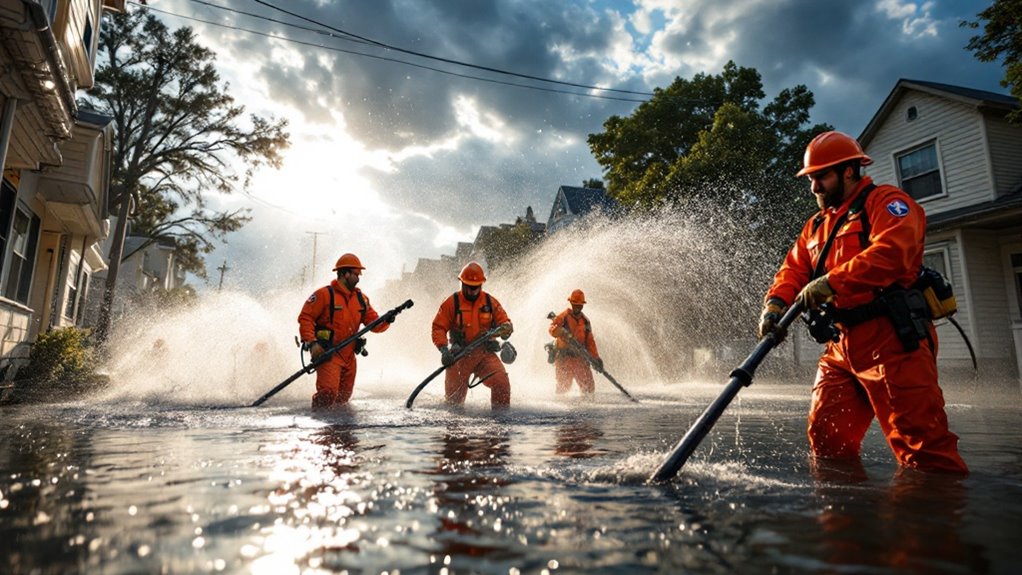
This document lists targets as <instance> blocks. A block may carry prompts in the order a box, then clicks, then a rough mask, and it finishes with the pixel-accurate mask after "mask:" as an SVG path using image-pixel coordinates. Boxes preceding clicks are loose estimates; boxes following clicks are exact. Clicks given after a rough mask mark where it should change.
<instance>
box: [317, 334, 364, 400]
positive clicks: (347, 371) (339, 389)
mask: <svg viewBox="0 0 1022 575" xmlns="http://www.w3.org/2000/svg"><path fill="white" fill-rule="evenodd" d="M349 347H350V346H349ZM344 359H345V358H344V357H343V356H342V355H341V354H338V353H335V354H334V355H333V357H331V358H330V360H329V361H325V362H323V363H321V364H320V365H318V366H316V393H315V394H314V395H313V396H312V408H313V409H323V408H328V407H333V406H338V405H344V404H346V403H348V400H349V399H351V392H352V391H353V390H354V389H355V372H356V371H358V363H357V362H356V361H355V358H354V357H353V358H351V360H350V361H347V362H345V361H344Z"/></svg>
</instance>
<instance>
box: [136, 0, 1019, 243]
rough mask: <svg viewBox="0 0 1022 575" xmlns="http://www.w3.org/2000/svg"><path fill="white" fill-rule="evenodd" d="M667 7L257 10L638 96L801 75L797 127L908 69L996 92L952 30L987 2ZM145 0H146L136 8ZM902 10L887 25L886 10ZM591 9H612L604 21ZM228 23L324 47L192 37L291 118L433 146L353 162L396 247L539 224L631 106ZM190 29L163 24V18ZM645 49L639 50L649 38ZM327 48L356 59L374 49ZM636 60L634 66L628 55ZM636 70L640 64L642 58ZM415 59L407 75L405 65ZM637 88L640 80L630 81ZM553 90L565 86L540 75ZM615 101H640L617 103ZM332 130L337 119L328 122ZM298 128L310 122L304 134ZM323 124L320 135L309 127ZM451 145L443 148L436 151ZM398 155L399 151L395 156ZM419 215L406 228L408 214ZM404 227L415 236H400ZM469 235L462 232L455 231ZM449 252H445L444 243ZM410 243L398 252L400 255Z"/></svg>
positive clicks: (789, 0) (533, 0)
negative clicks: (481, 117) (520, 219)
mask: <svg viewBox="0 0 1022 575" xmlns="http://www.w3.org/2000/svg"><path fill="white" fill-rule="evenodd" d="M213 1H215V2H216V3H219V4H220V5H226V6H231V7H233V8H235V9H237V10H245V11H250V12H257V13H259V14H263V15H265V16H267V17H270V18H274V19H277V20H283V21H288V22H293V23H295V24H298V25H300V26H304V27H314V26H315V25H314V24H313V23H310V22H306V21H302V20H299V19H296V18H293V17H291V16H287V15H286V14H283V13H281V12H279V11H275V10H272V9H270V8H267V7H265V6H261V5H259V4H257V3H256V2H253V1H251V0H213ZM660 3H661V4H663V5H665V6H666V5H670V7H671V9H678V10H684V12H683V13H682V14H681V15H674V14H669V15H668V16H669V17H675V16H676V17H678V18H680V21H679V22H678V23H670V22H668V23H667V25H666V27H665V26H663V25H662V24H663V22H664V21H665V19H664V18H663V17H662V12H660V13H658V14H655V15H654V16H653V17H652V18H651V21H652V22H655V23H656V24H657V25H658V26H659V28H655V29H653V30H651V31H649V33H648V34H645V35H643V34H639V33H638V31H637V30H636V29H635V28H634V27H633V26H631V25H629V24H627V23H626V25H625V30H626V31H627V32H630V33H632V34H633V37H632V38H624V39H622V38H621V37H620V35H621V34H622V32H620V31H616V30H615V28H614V27H615V25H617V24H618V23H619V22H621V21H622V20H624V21H627V18H628V17H629V13H630V11H633V10H635V9H636V7H637V6H639V5H641V4H642V2H641V0H636V1H635V2H623V1H622V2H616V1H613V0H607V1H602V2H594V1H591V0H576V1H575V2H571V3H567V2H550V1H549V0H463V1H453V0H376V1H365V0H346V1H332V2H331V1H324V0H288V1H286V2H285V1H283V0H274V1H273V4H275V5H278V6H280V7H282V8H284V9H286V10H288V11H291V12H295V13H298V14H302V15H304V16H306V17H308V18H309V19H311V20H315V21H318V22H321V23H323V24H325V25H327V26H332V27H335V28H338V29H341V30H345V31H348V32H351V33H353V34H358V35H360V36H364V37H367V38H372V39H374V40H377V41H379V42H384V43H387V44H390V45H393V46H398V47H402V48H406V49H409V50H413V51H418V52H422V53H426V54H431V55H435V56H438V57H442V58H448V59H452V60H461V61H466V62H471V63H474V64H477V65H480V66H489V67H493V68H499V69H504V70H511V71H515V72H519V73H523V74H529V75H533V76H539V77H546V78H557V79H562V80H564V81H568V82H575V83H580V84H593V85H605V86H608V87H614V88H621V89H630V90H638V91H644V92H650V91H652V90H653V88H654V87H663V86H666V85H668V84H669V83H670V82H671V81H672V80H673V79H674V77H675V76H681V77H684V78H692V77H693V76H694V75H695V74H697V73H706V74H717V73H719V72H720V71H721V68H722V67H723V65H724V64H725V63H726V62H727V61H728V60H734V61H735V62H736V63H737V64H738V65H740V66H745V67H752V68H755V69H757V70H758V71H759V72H760V74H761V75H762V78H763V82H764V88H765V92H766V94H767V97H768V98H773V97H774V96H776V95H777V93H778V92H779V91H780V90H781V89H784V88H790V87H793V86H796V85H799V84H804V85H806V86H807V87H808V88H809V89H810V90H811V91H812V92H813V93H814V95H815V98H816V106H815V108H814V109H813V114H812V119H813V121H814V122H827V123H830V124H833V125H835V126H836V127H837V128H838V129H842V130H845V131H848V132H850V133H852V134H858V133H859V132H861V130H862V129H863V128H864V127H865V125H866V123H867V122H868V121H869V119H870V118H871V117H872V115H873V113H874V112H875V111H876V110H877V108H878V107H879V106H880V105H881V103H882V102H883V99H884V98H885V97H886V96H887V94H888V93H889V92H890V90H891V89H892V88H893V86H894V84H895V83H896V82H897V80H898V79H899V78H911V79H918V80H929V81H935V82H944V83H949V84H958V85H963V86H969V87H974V88H980V89H986V90H995V91H1003V89H1001V88H1000V87H999V86H998V80H999V79H1000V78H1001V77H1002V76H1003V70H1002V69H1001V68H1000V66H999V65H997V64H979V63H977V62H976V60H975V59H974V58H973V57H972V54H971V53H969V52H968V51H966V50H965V49H964V46H965V44H966V43H967V42H968V37H969V36H970V35H971V34H972V31H970V30H965V29H961V28H959V26H958V22H959V20H960V19H971V18H974V17H975V14H976V13H977V12H979V11H981V10H982V9H984V8H985V7H986V6H988V5H989V1H987V0H962V1H955V2H951V1H949V0H937V1H934V2H929V3H927V4H925V5H924V4H923V3H922V2H916V3H911V2H907V1H902V2H896V1H894V0H886V3H885V4H884V7H885V8H887V9H889V10H887V11H885V10H881V9H880V8H878V6H879V3H878V2H876V1H872V0H867V1H862V0H825V1H819V0H776V1H774V0H705V1H694V0H676V1H674V2H670V3H668V2H666V0H665V1H662V2H660ZM151 4H157V3H151ZM165 5H166V7H167V8H168V9H170V8H171V7H176V8H177V10H176V11H178V12H181V13H186V14H187V13H191V14H194V15H196V16H199V17H204V18H210V17H211V15H212V14H213V13H214V12H216V14H217V15H218V17H221V18H223V17H224V16H223V14H222V12H217V11H214V10H212V9H210V8H201V9H200V8H198V7H197V6H199V4H197V3H194V2H190V1H186V0H164V1H162V2H159V3H158V6H159V7H164V6H165ZM911 6H915V8H916V10H915V14H914V17H916V18H924V19H925V18H932V20H933V21H932V25H933V30H934V31H935V32H936V34H935V35H927V34H923V33H922V32H923V31H924V28H921V27H916V28H914V29H911V30H910V31H909V32H906V31H905V29H904V27H905V17H906V16H905V15H904V14H908V10H907V8H909V7H911ZM896 9H901V10H902V12H903V13H904V14H903V15H901V16H899V17H897V18H892V17H891V16H890V12H891V11H897V10H896ZM607 10H618V11H619V12H620V14H619V17H615V15H613V14H610V13H608V12H607ZM229 21H230V23H231V24H232V25H236V26H241V27H245V28H252V29H258V30H261V31H264V32H271V31H272V32H273V33H275V34H286V35H287V36H288V37H289V38H292V39H295V40H300V41H302V42H308V43H316V44H325V45H329V46H331V47H333V48H335V50H333V51H331V50H326V49H322V48H317V47H312V46H305V45H300V44H295V43H282V42H280V41H276V40H269V39H267V38H265V37H262V36H257V35H253V34H246V33H243V32H237V31H225V30H223V29H213V28H207V29H206V30H205V31H206V34H205V35H204V36H203V39H204V41H205V42H207V43H210V45H211V47H212V48H214V49H215V50H216V51H218V52H227V51H229V52H230V53H231V55H232V56H233V59H235V60H240V61H246V62H247V63H248V65H251V66H254V67H255V69H256V70H257V71H256V72H255V74H254V75H253V76H252V77H251V81H252V83H253V85H256V86H258V85H261V84H265V88H264V89H265V91H266V93H267V94H268V95H269V96H270V97H271V98H272V99H273V100H275V101H276V102H277V103H279V104H280V105H281V108H282V109H291V108H293V110H297V111H298V112H289V113H298V114H301V115H302V117H299V118H292V119H293V120H294V123H295V125H297V124H298V123H300V122H299V121H300V120H304V121H306V122H309V123H323V124H326V125H333V123H334V121H335V119H336V118H337V117H341V116H343V119H344V126H343V129H344V130H345V131H346V132H347V133H348V134H350V135H351V136H352V137H353V138H354V139H356V140H358V141H359V142H361V144H362V145H363V146H364V147H365V148H366V149H367V150H372V151H378V150H384V151H388V152H391V153H395V154H398V153H400V152H401V151H402V150H404V149H406V148H409V147H411V146H422V147H430V146H432V147H434V148H433V149H432V151H430V152H429V155H420V156H410V157H405V159H402V160H399V161H397V163H395V164H394V165H393V166H392V167H393V170H391V171H386V172H384V171H375V170H374V169H373V168H365V169H364V170H363V174H364V176H365V177H366V178H368V179H369V180H370V181H371V182H372V185H373V187H374V188H375V190H376V191H377V192H378V193H379V194H380V196H381V197H382V198H383V200H384V201H385V202H386V203H387V204H388V205H390V206H393V207H394V208H395V210H396V211H399V212H400V211H405V212H411V213H416V214H424V215H426V216H427V217H428V219H429V220H430V221H427V222H426V223H425V224H423V225H422V226H421V227H420V228H415V226H411V225H407V223H405V225H406V227H404V228H401V229H400V230H397V232H396V233H397V234H399V235H401V236H402V237H403V238H407V243H408V244H409V245H411V246H413V247H415V246H421V245H422V244H423V243H424V241H423V240H422V239H421V238H417V237H413V236H414V234H415V233H420V232H421V233H423V234H426V233H427V232H426V231H424V230H429V229H430V228H429V227H430V225H432V222H438V223H440V224H443V225H447V226H451V227H453V228H455V229H459V230H461V229H471V228H472V227H473V226H479V225H493V224H497V223H500V222H507V221H512V220H513V219H514V216H515V215H519V214H521V213H522V212H523V211H524V209H525V206H527V205H531V206H532V207H533V209H534V210H535V213H536V215H537V217H538V218H539V219H540V220H541V221H545V220H546V218H547V216H548V215H549V209H550V205H551V203H552V201H553V196H554V193H555V192H556V190H557V187H558V186H560V185H579V184H581V182H582V181H583V180H584V179H586V178H592V177H597V178H599V177H601V173H600V171H599V166H598V165H597V164H596V162H595V160H594V159H593V157H592V155H591V153H590V151H589V149H588V146H587V145H586V136H587V134H589V133H593V132H599V131H601V130H602V125H603V123H604V121H605V120H606V119H607V118H608V117H610V116H611V115H615V114H616V115H622V116H626V115H629V114H630V113H631V112H632V111H633V110H634V108H635V107H636V106H637V104H636V103H627V102H614V101H608V100H599V99H592V98H585V97H579V96H570V95H564V94H557V93H549V92H541V91H535V90H527V89H522V88H516V87H511V86H506V85H501V84H495V83H488V82H483V81H480V80H474V79H468V78H461V77H456V76H452V75H448V74H442V73H439V72H436V71H431V70H427V69H423V68H422V67H421V66H427V67H432V68H440V69H443V70H447V71H450V72H454V73H458V74H464V75H470V76H476V77H480V78H485V79H490V80H496V81H500V82H512V83H523V84H534V85H535V84H537V83H536V82H532V81H529V80H526V79H521V78H513V77H509V76H503V75H497V74H494V73H491V72H486V71H482V70H473V69H469V68H465V67H461V66H455V65H451V64H445V63H442V62H436V61H431V60H428V59H425V58H421V57H417V56H414V55H410V54H402V53H400V52H396V51H392V50H390V51H388V50H383V49H381V48H379V47H372V46H366V45H365V44H360V43H358V42H355V41H350V40H342V39H340V38H329V37H327V36H324V35H320V34H314V33H312V32H308V31H304V32H303V31H301V30H297V29H294V28H289V27H286V26H282V25H281V24H276V23H271V22H268V21H266V20H258V19H253V18H250V17H244V16H239V15H230V16H229ZM182 24H184V25H195V24H192V23H189V22H175V23H174V25H175V26H177V25H182ZM195 26H200V25H195ZM622 40H624V42H626V43H627V42H628V41H631V42H633V44H632V48H633V50H636V51H639V52H641V51H643V50H646V49H647V48H648V49H649V51H648V52H646V53H633V54H631V56H632V57H633V58H634V59H633V60H632V61H631V67H630V68H628V69H627V70H625V71H613V72H612V71H610V70H609V69H608V67H607V64H608V63H609V62H610V60H611V58H612V57H614V52H613V50H614V49H616V48H618V47H619V46H621V44H622ZM651 42H652V45H651ZM336 50H347V51H358V52H363V53H365V54H370V55H373V56H377V57H380V58H389V59H393V60H401V61H403V62H405V63H400V62H394V61H385V60H381V59H374V58H369V57H366V56H359V55H354V54H349V53H344V52H339V51H336ZM660 52H666V53H667V54H669V55H670V56H671V57H672V58H673V59H675V60H677V61H678V62H680V64H679V66H678V67H677V69H666V70H660V71H659V72H656V73H655V74H654V72H653V71H652V70H653V68H655V67H656V66H658V65H659V62H660V56H661V53H660ZM645 58H649V62H647V61H646V60H645ZM647 63H649V64H650V66H651V67H650V68H649V69H643V67H644V66H645V65H646V64H647ZM416 66H420V67H416ZM647 82H648V83H647ZM542 85H543V86H545V87H547V88H552V89H557V90H577V91H581V90H579V89H573V88H569V87H567V86H557V85H551V84H542ZM618 96H621V97H634V98H636V99H642V97H641V96H627V95H618ZM458 98H468V99H470V100H471V101H473V102H475V104H476V106H477V109H478V110H479V112H480V113H481V114H491V113H492V114H493V115H494V116H495V117H496V118H497V120H498V121H499V122H502V123H503V125H504V126H503V128H501V136H502V137H500V138H494V139H486V138H482V137H475V136H472V135H471V134H469V132H468V129H467V128H466V127H465V126H462V125H459V122H458V119H457V116H456V101H457V99H458ZM338 129H340V126H338ZM313 131H315V130H313ZM319 133H322V132H319ZM456 137H457V138H458V140H457V141H458V144H457V146H456V147H455V148H454V149H444V148H442V147H436V146H438V144H440V143H442V142H444V141H447V140H451V139H452V138H456ZM400 157H404V156H400ZM419 223H420V224H422V222H419ZM412 228H415V229H412ZM465 239H471V238H465ZM453 247H454V246H453V245H452V246H451V249H450V250H447V252H448V253H450V252H451V251H453ZM419 255H421V252H415V253H413V254H410V255H409V257H408V261H414V258H415V257H418V256H419Z"/></svg>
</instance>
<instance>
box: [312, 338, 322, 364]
mask: <svg viewBox="0 0 1022 575" xmlns="http://www.w3.org/2000/svg"><path fill="white" fill-rule="evenodd" d="M324 351H326V350H325V349H323V346H322V345H320V344H319V342H318V341H314V342H312V345H310V346H309V357H311V358H312V361H316V360H317V359H319V356H321V355H323V352H324Z"/></svg>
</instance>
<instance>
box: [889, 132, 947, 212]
mask: <svg viewBox="0 0 1022 575" xmlns="http://www.w3.org/2000/svg"><path fill="white" fill-rule="evenodd" d="M896 159H897V163H898V180H899V181H900V182H901V189H903V190H905V191H906V192H908V194H909V195H910V196H912V198H913V199H915V200H922V199H925V198H932V197H935V196H942V195H944V187H943V185H942V184H941V181H940V180H941V178H940V164H939V163H938V162H937V145H936V143H932V142H931V143H929V144H926V145H924V146H922V147H920V148H916V149H914V150H912V151H910V152H906V153H904V154H900V155H898V156H896Z"/></svg>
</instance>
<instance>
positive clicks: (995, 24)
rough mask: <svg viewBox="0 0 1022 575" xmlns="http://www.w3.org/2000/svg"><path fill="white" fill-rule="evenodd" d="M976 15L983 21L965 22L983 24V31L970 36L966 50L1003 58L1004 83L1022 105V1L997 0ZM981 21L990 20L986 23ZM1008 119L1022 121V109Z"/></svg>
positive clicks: (981, 57)
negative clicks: (980, 33)
mask: <svg viewBox="0 0 1022 575" xmlns="http://www.w3.org/2000/svg"><path fill="white" fill-rule="evenodd" d="M976 16H977V17H978V18H979V20H976V21H972V22H962V23H961V25H962V26H964V27H968V28H972V29H973V30H976V29H979V27H980V26H981V25H982V26H983V34H982V35H978V36H973V37H972V38H970V39H969V43H968V44H967V45H966V46H965V47H966V49H968V50H972V52H973V53H974V54H975V56H976V58H977V59H979V61H981V62H995V61H997V60H1000V59H1002V58H1003V66H1004V78H1003V79H1002V80H1001V85H1002V86H1004V87H1005V88H1008V89H1009V90H1011V95H1012V96H1015V98H1017V99H1018V101H1019V104H1020V105H1022V0H995V1H994V3H993V4H991V5H990V7H989V8H987V9H986V10H983V11H982V12H980V13H979V14H977V15H976ZM981 20H982V21H986V23H985V24H982V23H981V22H980V21H981ZM1008 119H1009V121H1011V122H1015V123H1022V108H1020V109H1017V110H1015V111H1014V112H1012V113H1011V114H1010V115H1009V116H1008Z"/></svg>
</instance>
